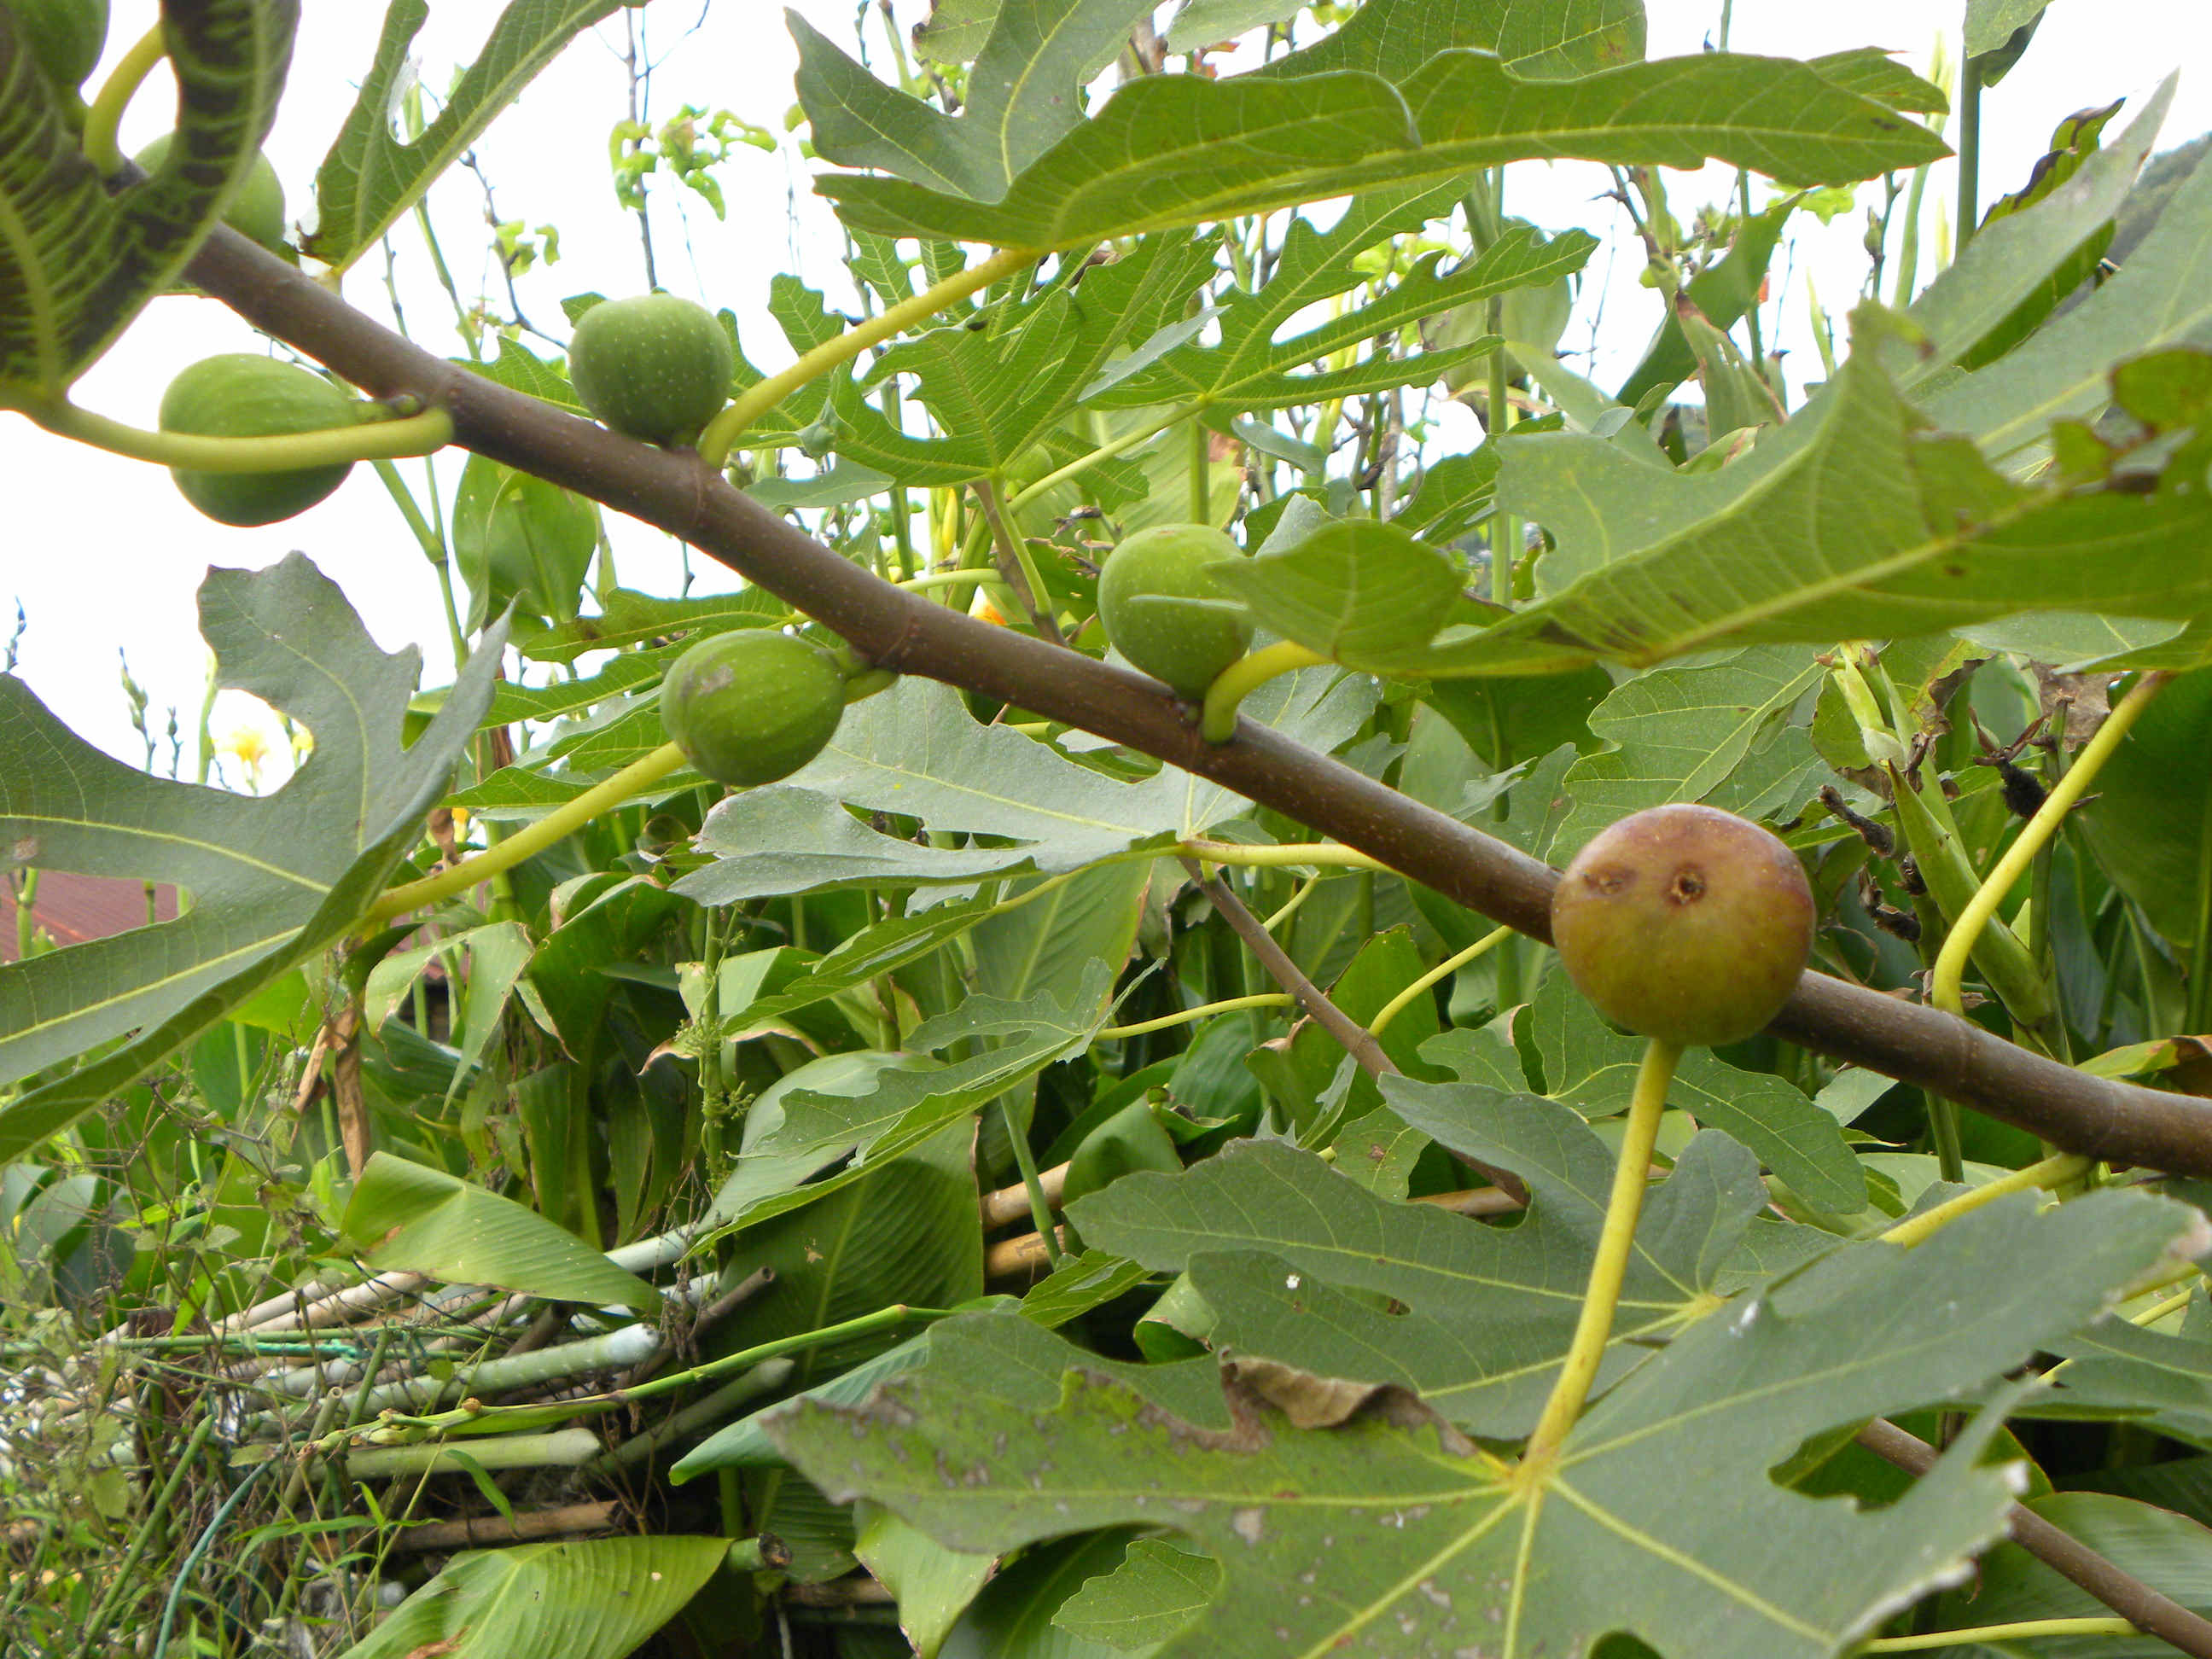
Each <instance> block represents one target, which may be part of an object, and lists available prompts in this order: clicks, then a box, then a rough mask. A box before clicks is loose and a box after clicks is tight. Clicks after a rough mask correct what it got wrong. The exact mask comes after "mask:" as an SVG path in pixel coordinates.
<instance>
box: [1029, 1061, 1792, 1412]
mask: <svg viewBox="0 0 2212 1659" xmlns="http://www.w3.org/2000/svg"><path fill="white" fill-rule="evenodd" d="M1385 1093H1386V1095H1387V1097H1388V1098H1389V1102H1390V1105H1391V1109H1393V1110H1394V1111H1395V1112H1397V1113H1398V1114H1399V1115H1400V1116H1401V1118H1402V1119H1404V1120H1405V1121H1407V1122H1409V1123H1411V1124H1412V1125H1413V1127H1416V1128H1418V1129H1420V1130H1422V1131H1423V1132H1425V1133H1429V1134H1431V1135H1436V1136H1437V1138H1438V1139H1445V1140H1446V1142H1447V1144H1448V1145H1451V1146H1454V1148H1455V1150H1458V1151H1461V1152H1467V1153H1468V1155H1470V1156H1474V1157H1478V1158H1480V1159H1481V1160H1482V1161H1483V1162H1484V1163H1486V1164H1496V1165H1498V1167H1501V1168H1505V1169H1510V1170H1512V1171H1513V1173H1514V1174H1516V1176H1520V1177H1521V1178H1522V1180H1523V1181H1525V1182H1528V1186H1529V1189H1530V1194H1531V1202H1530V1206H1529V1212H1528V1218H1527V1219H1526V1220H1525V1221H1523V1222H1522V1223H1521V1224H1520V1225H1518V1226H1516V1227H1513V1228H1510V1229H1499V1228H1495V1227H1490V1226H1486V1225H1484V1224H1483V1223H1481V1222H1480V1221H1474V1220H1470V1219H1468V1218H1465V1217H1463V1216H1457V1215H1453V1214H1449V1213H1448V1212H1443V1211H1440V1210H1437V1209H1435V1208H1433V1207H1432V1206H1428V1205H1421V1204H1397V1203H1391V1202H1389V1201H1386V1200H1383V1199H1381V1198H1379V1197H1377V1196H1376V1195H1375V1194H1372V1193H1370V1192H1369V1191H1367V1190H1366V1189H1365V1188H1363V1187H1360V1186H1358V1184H1356V1183H1354V1182H1351V1181H1348V1180H1346V1179H1345V1178H1344V1177H1342V1176H1339V1175H1336V1174H1335V1173H1334V1172H1333V1171H1331V1170H1329V1169H1328V1166H1327V1165H1325V1164H1322V1163H1321V1162H1320V1161H1319V1160H1318V1159H1316V1158H1312V1157H1310V1156H1309V1155H1307V1154H1304V1153H1300V1152H1294V1151H1292V1150H1291V1149H1290V1148H1288V1147H1286V1146H1279V1145H1275V1144H1273V1143H1267V1142H1245V1141H1239V1142H1232V1143H1231V1146H1229V1147H1228V1148H1227V1149H1225V1151H1223V1152H1221V1153H1220V1154H1218V1155H1217V1156H1216V1157H1214V1158H1208V1159H1206V1160H1205V1161H1204V1162H1202V1163H1200V1164H1194V1165H1193V1166H1192V1167H1191V1168H1189V1169H1188V1170H1185V1171H1183V1172H1182V1174H1181V1175H1179V1176H1156V1175H1132V1176H1125V1177H1124V1178H1123V1179H1121V1180H1120V1181H1118V1182H1115V1183H1114V1184H1113V1185H1112V1186H1111V1187H1109V1188H1106V1189H1105V1190H1104V1191H1103V1192H1101V1193H1098V1194H1094V1195H1092V1196H1091V1197H1089V1198H1086V1199H1084V1200H1081V1201H1080V1202H1079V1203H1077V1204H1074V1205H1073V1206H1070V1218H1071V1219H1072V1220H1073V1222H1074V1223H1075V1225H1076V1227H1077V1229H1078V1231H1080V1232H1081V1234H1082V1235H1083V1237H1084V1238H1085V1241H1086V1242H1088V1243H1092V1244H1095V1245H1097V1247H1098V1248H1100V1249H1106V1250H1110V1251H1113V1252H1115V1253H1116V1254H1119V1255H1127V1256H1128V1257H1130V1258H1131V1259H1133V1260H1134V1261H1140V1262H1142V1263H1143V1264H1144V1265H1145V1266H1146V1267H1151V1268H1152V1269H1154V1270H1155V1271H1157V1272H1167V1273H1180V1272H1183V1271H1186V1270H1188V1271H1190V1272H1191V1273H1192V1274H1193V1278H1194V1281H1195V1283H1196V1285H1197V1287H1198V1289H1199V1291H1200V1294H1202V1295H1204V1296H1205V1297H1206V1301H1207V1302H1208V1304H1210V1305H1211V1306H1212V1308H1213V1310H1214V1312H1215V1314H1216V1316H1218V1319H1219V1321H1220V1323H1219V1324H1218V1326H1217V1327H1216V1329H1215V1332H1214V1340H1215V1341H1216V1342H1217V1343H1220V1342H1226V1343H1228V1344H1229V1345H1230V1346H1231V1347H1232V1348H1233V1349H1234V1350H1235V1351H1236V1352H1240V1353H1258V1354H1263V1355H1265V1356H1266V1357H1267V1358H1270V1359H1276V1360H1280V1361H1282V1362H1283V1363H1285V1364H1291V1365H1296V1366H1297V1367H1299V1368H1301V1369H1303V1370H1313V1371H1317V1372H1320V1373H1322V1374H1324V1375H1331V1376H1354V1377H1359V1378H1362V1379H1364V1380H1367V1381H1371V1382H1389V1383H1401V1384H1402V1385H1404V1386H1406V1387H1408V1388H1413V1389H1417V1390H1419V1393H1420V1394H1421V1395H1422V1396H1423V1398H1425V1400H1427V1401H1428V1402H1429V1403H1430V1404H1431V1406H1433V1407H1435V1408H1436V1409H1437V1411H1439V1412H1441V1413H1443V1415H1444V1416H1446V1417H1447V1418H1449V1419H1451V1420H1452V1421H1453V1422H1455V1423H1456V1424H1458V1425H1461V1426H1462V1427H1465V1428H1467V1429H1468V1430H1469V1431H1472V1432H1475V1433H1480V1434H1486V1435H1511V1434H1518V1433H1525V1432H1527V1431H1528V1427H1529V1425H1531V1424H1533V1423H1534V1421H1535V1418H1536V1413H1538V1411H1539V1410H1540V1409H1541V1407H1542V1405H1543V1401H1544V1396H1545V1395H1546V1393H1547V1391H1548V1389H1549V1386H1550V1383H1551V1379H1552V1377H1553V1376H1554V1375H1555V1374H1556V1372H1557V1370H1558V1367H1559V1360H1560V1358H1562V1357H1563V1356H1564V1355H1565V1352H1566V1347H1567V1340H1568V1338H1569V1337H1570V1336H1571V1334H1572V1332H1573V1328H1574V1322H1575V1318H1576V1316H1577V1311H1578V1310H1579V1309H1580V1307H1581V1304H1582V1285H1583V1281H1584V1279H1586V1278H1587V1277H1588V1273H1589V1260H1590V1254H1591V1252H1592V1250H1593V1249H1595V1243H1596V1238H1597V1233H1598V1229H1599V1227H1600V1225H1601V1223H1602V1219H1603V1215H1604V1208H1605V1193H1606V1189H1607V1185H1608V1183H1609V1182H1610V1181H1611V1178H1612V1162H1613V1160H1612V1157H1611V1155H1610V1154H1609V1153H1608V1152H1607V1151H1606V1149H1605V1148H1604V1146H1602V1145H1601V1143H1600V1142H1599V1141H1598V1139H1597V1138H1596V1137H1595V1135H1593V1134H1591V1133H1589V1129H1588V1128H1587V1127H1585V1126H1584V1125H1583V1123H1582V1122H1581V1121H1580V1120H1579V1119H1577V1117H1576V1116H1575V1115H1574V1114H1573V1113H1571V1112H1570V1111H1568V1110H1567V1109H1565V1108H1564V1107H1561V1106H1557V1105H1554V1104H1553V1103H1549V1102H1546V1101H1540V1100H1537V1099H1534V1097H1528V1096H1525V1095H1511V1094H1504V1093H1500V1092H1498V1091H1493V1090H1487V1089H1481V1088H1480V1087H1479V1086H1477V1085H1466V1084H1458V1085H1421V1084H1416V1083H1413V1081H1412V1080H1410V1079H1403V1078H1399V1079H1389V1086H1388V1088H1387V1089H1386V1091H1385ZM1469 1103H1477V1104H1472V1105H1471V1104H1469ZM1478 1120H1479V1121H1481V1122H1482V1123H1483V1124H1484V1125H1485V1130H1484V1131H1483V1132H1481V1133H1480V1138H1479V1139H1478V1138H1477V1135H1478V1132H1476V1131H1474V1130H1472V1129H1471V1128H1470V1127H1469V1125H1470V1123H1471V1122H1474V1121H1478ZM1697 1144H1698V1146H1699V1151H1697V1152H1695V1153H1694V1154H1686V1156H1685V1158H1684V1161H1683V1169H1684V1170H1687V1171H1688V1173H1687V1174H1680V1173H1678V1177H1677V1179H1679V1180H1680V1185H1679V1186H1677V1185H1675V1184H1674V1182H1669V1183H1668V1184H1667V1185H1666V1186H1662V1188H1659V1189H1658V1190H1657V1191H1656V1192H1655V1193H1654V1194H1652V1198H1651V1201H1650V1206H1649V1207H1648V1208H1647V1210H1646V1212H1645V1216H1644V1222H1643V1225H1642V1227H1641V1228H1640V1229H1639V1231H1638V1241H1639V1242H1638V1249H1637V1252H1636V1254H1635V1255H1634V1257H1633V1258H1632V1264H1631V1267H1630V1269H1629V1275H1628V1280H1627V1283H1626V1285H1625V1287H1624V1289H1623V1292H1622V1301H1621V1312H1620V1317H1619V1320H1618V1322H1617V1325H1616V1328H1615V1331H1614V1338H1613V1346H1612V1349H1611V1351H1610V1352H1609V1354H1608V1357H1607V1364H1606V1367H1605V1370H1604V1371H1603V1372H1602V1373H1601V1381H1602V1383H1604V1384H1606V1385H1610V1384H1611V1383H1613V1381H1614V1380H1615V1379H1617V1378H1618V1377H1619V1376H1620V1375H1621V1374H1622V1373H1623V1372H1624V1371H1626V1370H1628V1369H1629V1368H1630V1367H1631V1366H1632V1365H1633V1364H1636V1363H1638V1361H1639V1360H1640V1359H1641V1358H1643V1355H1644V1348H1643V1347H1642V1346H1640V1344H1642V1343H1644V1342H1647V1341H1650V1340H1654V1339H1656V1338H1658V1337H1660V1336H1662V1335H1663V1334H1666V1333H1668V1332H1669V1331H1671V1330H1673V1329H1674V1328H1675V1327H1677V1326H1678V1325H1680V1324H1681V1323H1682V1322H1685V1321H1686V1320H1688V1319H1692V1318H1695V1317H1698V1316H1700V1315H1702V1314H1703V1313H1704V1312H1705V1311H1707V1310H1709V1309H1710V1308H1711V1306H1712V1305H1713V1304H1712V1302H1711V1291H1712V1290H1713V1287H1714V1285H1715V1283H1716V1278H1715V1275H1716V1274H1717V1272H1718V1271H1719V1270H1720V1268H1721V1267H1723V1266H1724V1265H1725V1264H1726V1263H1727V1261H1728V1258H1729V1254H1730V1252H1731V1250H1732V1249H1734V1247H1735V1243H1737V1242H1738V1241H1740V1240H1741V1238H1742V1237H1743V1234H1744V1228H1745V1225H1746V1224H1747V1222H1748V1221H1749V1219H1750V1218H1751V1216H1752V1215H1753V1212H1755V1211H1756V1210H1757V1209H1758V1207H1759V1205H1760V1204H1761V1203H1762V1202H1763V1201H1764V1199H1763V1197H1762V1194H1761V1193H1760V1189H1759V1182H1758V1171H1757V1170H1756V1169H1755V1167H1754V1166H1753V1164H1752V1161H1751V1159H1750V1158H1749V1156H1748V1155H1747V1153H1745V1152H1743V1150H1742V1149H1741V1147H1738V1146H1735V1145H1734V1144H1733V1143H1731V1142H1729V1140H1728V1139H1726V1138H1724V1137H1723V1136H1720V1135H1709V1136H1707V1137H1705V1138H1704V1139H1702V1140H1701V1141H1700V1142H1699V1143H1697ZM1686 1240H1692V1241H1696V1243H1694V1245H1693V1246H1692V1248H1690V1249H1687V1250H1685V1248H1684V1243H1683V1241H1686ZM1270 1263H1272V1264H1273V1265H1272V1266H1270V1265H1267V1264H1270ZM1286 1266H1287V1268H1288V1269H1289V1271H1290V1273H1291V1275H1292V1276H1293V1277H1296V1278H1297V1279H1298V1280H1299V1282H1298V1283H1297V1284H1291V1282H1290V1280H1289V1279H1286V1278H1285V1272H1284V1270H1285V1267H1286ZM1347 1293H1349V1294H1347ZM1376 1297H1389V1298H1390V1299H1391V1300H1392V1301H1394V1302H1396V1303H1399V1304H1403V1306H1404V1307H1405V1308H1406V1309H1407V1310H1408V1311H1407V1312H1406V1313H1405V1314H1403V1315H1384V1314H1382V1313H1380V1312H1378V1311H1376V1309H1375V1308H1374V1306H1373V1305H1372V1302H1373V1299H1374V1298H1376Z"/></svg>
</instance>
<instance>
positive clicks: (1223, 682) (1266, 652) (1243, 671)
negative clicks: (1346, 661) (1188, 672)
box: [1198, 640, 1328, 743]
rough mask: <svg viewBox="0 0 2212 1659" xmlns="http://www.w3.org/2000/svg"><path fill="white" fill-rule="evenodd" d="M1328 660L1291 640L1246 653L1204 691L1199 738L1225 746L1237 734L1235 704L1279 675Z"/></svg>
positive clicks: (1280, 641) (1315, 665)
mask: <svg viewBox="0 0 2212 1659" xmlns="http://www.w3.org/2000/svg"><path fill="white" fill-rule="evenodd" d="M1327 661H1328V658H1327V657H1324V656H1322V654H1321V653H1320V652H1318V651H1310V650H1308V649H1307V648H1306V647H1304V646H1303V645H1300V644H1298V643H1297V641H1295V640H1278V641H1276V642H1275V643H1274V644H1273V645H1263V646H1261V647H1260V648H1259V649H1258V650H1257V651H1248V652H1246V653H1244V654H1243V656H1241V657H1239V658H1238V659H1237V660H1236V661H1235V662H1233V663H1231V664H1230V665H1229V666H1228V667H1226V668H1225V669H1223V670H1222V671H1221V672H1220V673H1219V674H1218V676H1216V677H1215V678H1214V682H1213V684H1211V685H1209V686H1207V687H1206V709H1205V712H1204V714H1201V715H1200V718H1199V723H1198V731H1199V735H1200V737H1202V738H1205V739H1206V741H1207V742H1208V743H1226V742H1228V741H1229V739H1230V738H1233V737H1235V736H1236V735H1237V707H1238V705H1240V704H1241V703H1243V701H1244V699H1245V698H1247V697H1249V696H1251V695H1252V694H1253V693H1254V692H1255V691H1256V690H1259V689H1260V688H1261V686H1263V685H1265V684H1267V682H1268V681H1269V680H1272V679H1273V678H1275V677H1276V676H1278V675H1279V674H1293V673H1296V672H1297V671H1298V670H1299V669H1301V668H1314V667H1317V666H1319V665H1321V664H1322V663H1325V662H1327Z"/></svg>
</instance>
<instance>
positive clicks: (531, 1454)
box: [345, 1429, 600, 1480]
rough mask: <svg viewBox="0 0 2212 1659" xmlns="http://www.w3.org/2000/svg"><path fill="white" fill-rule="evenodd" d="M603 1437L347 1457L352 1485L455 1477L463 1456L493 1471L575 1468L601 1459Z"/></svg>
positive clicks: (502, 1440) (553, 1434) (524, 1439)
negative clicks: (458, 1458)
mask: <svg viewBox="0 0 2212 1659" xmlns="http://www.w3.org/2000/svg"><path fill="white" fill-rule="evenodd" d="M599 1451H600V1446H599V1436H598V1435H596V1434H594V1433H592V1431H590V1430H589V1429H552V1430H548V1431H545V1432H544V1433H542V1434H500V1435H471V1436H469V1437H467V1438H465V1439H460V1440H440V1441H435V1442H432V1443H427V1444H424V1445H420V1446H362V1447H357V1448H356V1449H353V1450H350V1451H349V1452H347V1453H346V1461H345V1467H346V1478H347V1479H348V1480H392V1479H394V1478H395V1477H399V1476H407V1477H411V1478H415V1479H420V1478H421V1477H422V1476H424V1475H430V1474H457V1473H459V1470H460V1468H461V1465H460V1464H459V1462H456V1461H455V1460H454V1457H453V1454H454V1453H455V1452H459V1453H462V1454H463V1455H465V1456H468V1457H470V1458H472V1459H474V1460H475V1461H476V1462H477V1463H480V1464H482V1465H483V1467H484V1468H488V1469H536V1468H574V1467H576V1466H577V1465H579V1464H583V1463H588V1462H591V1461H592V1459H593V1458H595V1457H597V1456H598V1455H599Z"/></svg>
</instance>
